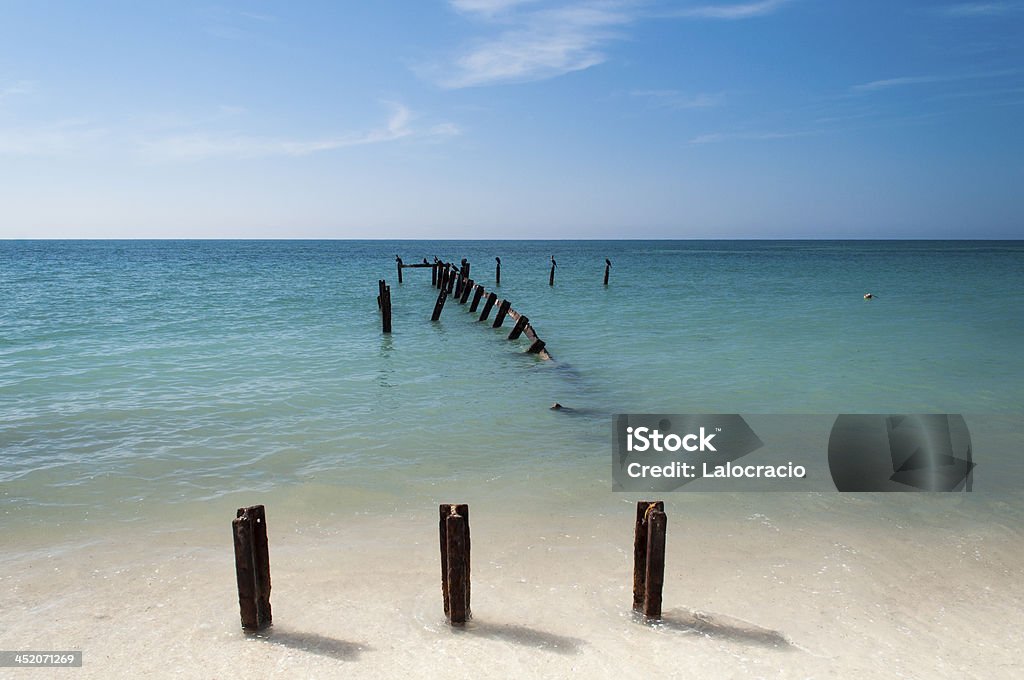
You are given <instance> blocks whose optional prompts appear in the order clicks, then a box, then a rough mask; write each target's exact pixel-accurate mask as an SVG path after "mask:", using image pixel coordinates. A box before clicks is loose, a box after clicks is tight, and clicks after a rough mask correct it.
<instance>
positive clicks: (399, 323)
mask: <svg viewBox="0 0 1024 680" xmlns="http://www.w3.org/2000/svg"><path fill="white" fill-rule="evenodd" d="M396 254H400V255H401V256H402V257H403V259H404V260H405V261H406V262H407V263H411V262H416V261H420V260H421V259H422V258H424V257H426V258H428V259H432V258H433V257H434V256H435V255H436V256H438V257H441V258H443V259H448V260H452V261H456V262H457V261H458V260H460V259H461V258H463V257H465V258H468V259H469V260H470V262H471V263H472V266H473V269H472V276H473V278H475V279H476V280H477V281H478V282H481V283H483V284H484V285H485V286H487V287H488V288H491V287H492V285H493V276H494V257H495V256H500V257H501V259H502V285H501V287H500V289H498V290H499V294H500V295H501V296H507V297H508V299H509V300H511V302H512V303H513V307H514V308H516V309H518V310H521V311H522V312H524V313H525V314H527V315H528V316H529V317H530V319H531V321H532V323H533V325H534V326H535V328H536V329H537V331H538V333H539V334H540V336H541V337H542V338H543V339H544V340H545V341H546V342H547V344H548V348H549V350H550V352H551V354H552V355H553V357H554V360H553V361H543V360H541V359H539V358H537V357H536V356H533V355H529V354H526V353H525V352H524V350H525V348H526V343H525V341H523V340H520V341H516V342H509V341H507V340H506V339H505V336H506V335H507V333H508V327H509V325H510V324H509V323H508V322H506V327H505V329H503V330H493V329H491V328H490V324H489V323H488V324H480V323H477V322H475V317H476V315H472V314H469V313H468V311H467V309H468V304H467V305H466V306H464V307H463V306H460V305H458V304H456V303H455V302H454V301H451V300H449V301H448V303H447V305H446V306H445V309H444V312H443V314H442V318H441V321H440V322H438V323H431V322H430V321H429V318H430V312H431V309H432V307H433V304H434V300H435V299H436V297H437V295H436V290H435V289H434V288H432V287H431V286H430V270H429V269H407V270H405V273H404V277H405V282H404V283H403V284H402V285H399V284H398V283H397V280H396V274H395V266H394V257H395V255H396ZM552 255H553V256H554V257H555V258H556V259H557V261H558V269H557V273H556V285H555V286H554V287H549V286H548V281H547V278H548V267H549V258H550V256H552ZM606 257H607V258H610V259H611V260H612V262H613V267H612V273H611V285H609V286H608V287H607V288H606V287H604V286H603V285H601V280H602V276H603V273H604V259H605V258H606ZM378 278H386V279H387V280H388V282H389V283H390V284H391V286H392V304H393V308H394V333H393V334H392V335H391V336H383V335H382V333H381V329H380V319H379V314H378V311H377V306H376V302H375V296H376V293H377V279H378ZM868 291H870V292H872V293H874V294H875V295H876V296H877V297H876V299H874V300H872V301H865V300H864V299H862V296H863V294H864V293H866V292H868ZM1022 338H1024V244H1022V243H1021V242H926V241H916V242H832V241H814V242H809V241H781V242H737V241H722V242H715V241H700V242H691V241H680V242H667V241H657V242H639V241H614V242H598V241H585V242H579V241H543V242H539V241H508V242H502V241H486V242H482V241H477V242H461V241H460V242H454V241H452V242H449V241H437V242H427V241H406V242H402V241H387V242H385V241H376V242H375V241H327V242H299V241H284V242H281V241H276V242H233V241H232V242H212V241H211V242H207V241H199V242H145V241H132V242H0V416H2V417H0V503H2V504H3V513H4V516H5V521H6V522H8V523H19V522H21V523H27V524H32V523H36V522H42V521H46V519H47V518H49V517H52V516H53V515H55V514H59V515H62V516H67V515H68V514H69V513H73V514H78V515H82V516H88V517H91V518H97V519H104V520H107V519H110V520H125V521H133V520H138V519H145V518H146V517H147V516H148V513H155V512H159V511H160V510H161V509H162V508H167V507H177V506H179V505H180V504H182V503H191V504H194V503H196V502H200V501H213V500H217V499H229V500H233V499H234V498H241V497H245V498H252V497H254V496H259V495H260V494H267V495H274V494H277V495H281V496H286V495H289V494H292V495H296V496H301V495H302V494H309V497H310V498H314V499H320V500H322V499H334V500H336V501H337V502H339V503H353V504H358V503H365V502H373V501H378V500H381V499H384V500H386V501H387V502H388V503H391V504H393V505H403V504H421V503H423V502H425V501H426V500H427V499H434V498H436V497H437V495H438V494H445V493H452V492H454V493H461V492H462V490H468V489H478V490H483V491H484V492H487V493H493V494H494V495H496V496H503V497H504V498H506V499H508V500H509V502H515V500H514V499H517V498H520V499H522V498H531V497H534V496H550V495H555V496H564V497H571V496H573V495H585V494H589V493H607V489H608V488H610V487H609V481H608V474H607V467H608V465H607V462H608V456H609V452H610V445H609V436H608V433H609V427H610V425H609V423H610V421H609V415H610V414H611V413H615V412H729V413H732V412H745V413H839V412H954V413H987V414H1007V415H1012V414H1018V413H1020V412H1021V410H1022V405H1024V380H1021V377H1022V376H1024V370H1022V369H1024V351H1022V349H1024V340H1022ZM554 401H558V402H561V403H562V404H565V405H567V406H571V407H573V408H574V409H577V413H574V414H569V413H556V412H552V411H549V410H548V406H549V405H550V404H551V403H552V402H554ZM568 471H571V474H570V473H569V472H568ZM531 494H532V496H531Z"/></svg>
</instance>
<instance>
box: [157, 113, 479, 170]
mask: <svg viewBox="0 0 1024 680" xmlns="http://www.w3.org/2000/svg"><path fill="white" fill-rule="evenodd" d="M412 119H413V114H412V112H411V111H410V110H409V109H408V108H406V107H405V106H401V105H394V111H393V112H392V114H391V116H390V117H389V118H388V120H387V122H386V123H385V124H384V125H382V126H381V127H379V128H375V129H372V130H368V131H365V132H357V133H348V134H341V135H329V136H323V137H309V138H298V137H266V136H254V135H245V134H240V133H220V134H217V133H204V132H196V133H188V134H179V135H172V136H166V137H159V138H154V139H145V140H142V141H140V142H139V149H140V151H141V152H142V154H143V155H144V156H146V157H148V158H150V159H153V160H163V161H194V160H206V159H211V158H234V159H250V158H266V157H272V156H292V157H299V156H309V155H312V154H317V153H323V152H328V151H336V150H338V149H344V148H348V147H354V146H364V145H368V144H381V143H386V142H393V141H396V140H399V139H403V138H406V137H413V136H419V137H424V138H433V139H439V138H444V137H452V136H454V135H457V134H459V129H458V127H456V126H455V125H454V124H451V123H441V124H438V125H435V126H433V127H431V128H429V129H427V130H425V131H423V132H420V131H417V130H416V129H414V128H413V126H412V124H411V122H412Z"/></svg>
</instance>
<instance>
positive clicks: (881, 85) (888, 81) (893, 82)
mask: <svg viewBox="0 0 1024 680" xmlns="http://www.w3.org/2000/svg"><path fill="white" fill-rule="evenodd" d="M1020 72H1021V71H1020V69H1003V70H1000V71H986V72H983V73H957V74H933V75H923V76H900V77H898V78H885V79H882V80H872V81H870V82H867V83H860V84H859V85H853V86H852V87H850V91H851V92H854V93H870V92H878V91H880V90H889V89H893V88H898V87H905V86H907V85H924V84H928V83H952V82H957V81H962V80H983V79H986V78H1000V77H1003V76H1012V75H1017V74H1019V73H1020Z"/></svg>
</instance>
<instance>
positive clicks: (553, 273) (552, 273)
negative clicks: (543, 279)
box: [548, 255, 557, 286]
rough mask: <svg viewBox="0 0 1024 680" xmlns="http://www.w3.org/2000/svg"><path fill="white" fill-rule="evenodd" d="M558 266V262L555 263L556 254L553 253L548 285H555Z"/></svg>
mask: <svg viewBox="0 0 1024 680" xmlns="http://www.w3.org/2000/svg"><path fill="white" fill-rule="evenodd" d="M556 266H557V264H556V263H555V256H554V255H552V256H551V276H549V277H548V285H549V286H553V285H555V267H556Z"/></svg>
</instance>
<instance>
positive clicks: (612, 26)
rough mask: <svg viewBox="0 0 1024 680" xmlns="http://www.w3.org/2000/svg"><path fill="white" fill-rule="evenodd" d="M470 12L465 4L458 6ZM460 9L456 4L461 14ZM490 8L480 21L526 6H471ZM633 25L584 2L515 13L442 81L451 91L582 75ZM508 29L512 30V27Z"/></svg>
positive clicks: (612, 8)
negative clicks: (503, 10)
mask: <svg viewBox="0 0 1024 680" xmlns="http://www.w3.org/2000/svg"><path fill="white" fill-rule="evenodd" d="M460 4H461V5H462V7H461V8H462V10H463V11H466V9H467V8H466V5H465V2H463V3H460ZM460 4H456V5H455V6H456V7H457V8H459V7H460ZM470 4H472V5H474V6H476V5H477V4H480V5H486V6H487V8H486V10H478V12H477V13H478V14H479V15H480V16H479V17H478V18H481V19H483V20H484V21H485V22H489V21H493V16H492V15H493V12H494V11H495V10H496V8H497V7H498V6H500V7H501V8H502V9H507V8H511V7H518V6H519V5H522V4H524V3H521V2H519V3H511V4H509V3H502V2H500V1H492V2H485V1H483V0H480V2H470ZM632 21H633V17H632V16H631V15H630V14H629V13H628V12H625V11H623V10H622V9H621V8H620V7H619V6H618V4H617V3H609V2H580V3H574V4H570V5H565V6H561V7H555V8H546V7H545V8H542V9H532V10H530V11H526V12H513V13H511V14H506V15H504V16H503V17H502V19H501V20H500V22H499V24H500V25H501V26H502V27H503V28H504V30H502V31H500V32H499V33H498V34H497V35H495V36H492V37H489V38H486V39H481V40H477V41H476V42H475V43H474V44H473V45H472V46H471V47H470V48H469V49H468V50H466V51H465V52H464V53H463V54H461V55H459V56H457V57H456V58H455V59H454V60H453V62H452V64H450V66H449V67H447V68H446V69H445V70H446V71H448V73H447V74H446V75H444V76H442V77H441V78H440V85H441V86H442V87H445V88H449V89H456V88H463V87H474V86H478V85H487V84H492V83H501V82H524V81H531V80H542V79H545V78H552V77H555V76H559V75H562V74H565V73H570V72H572V71H581V70H583V69H586V68H590V67H591V66H595V65H597V64H600V63H602V62H603V61H605V59H606V58H607V56H606V54H605V52H604V48H605V47H606V46H607V44H608V43H609V42H611V41H612V40H614V39H616V38H618V37H621V35H620V34H619V33H618V29H620V28H622V27H623V26H625V25H627V24H629V23H630V22H632ZM509 26H510V27H509Z"/></svg>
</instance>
